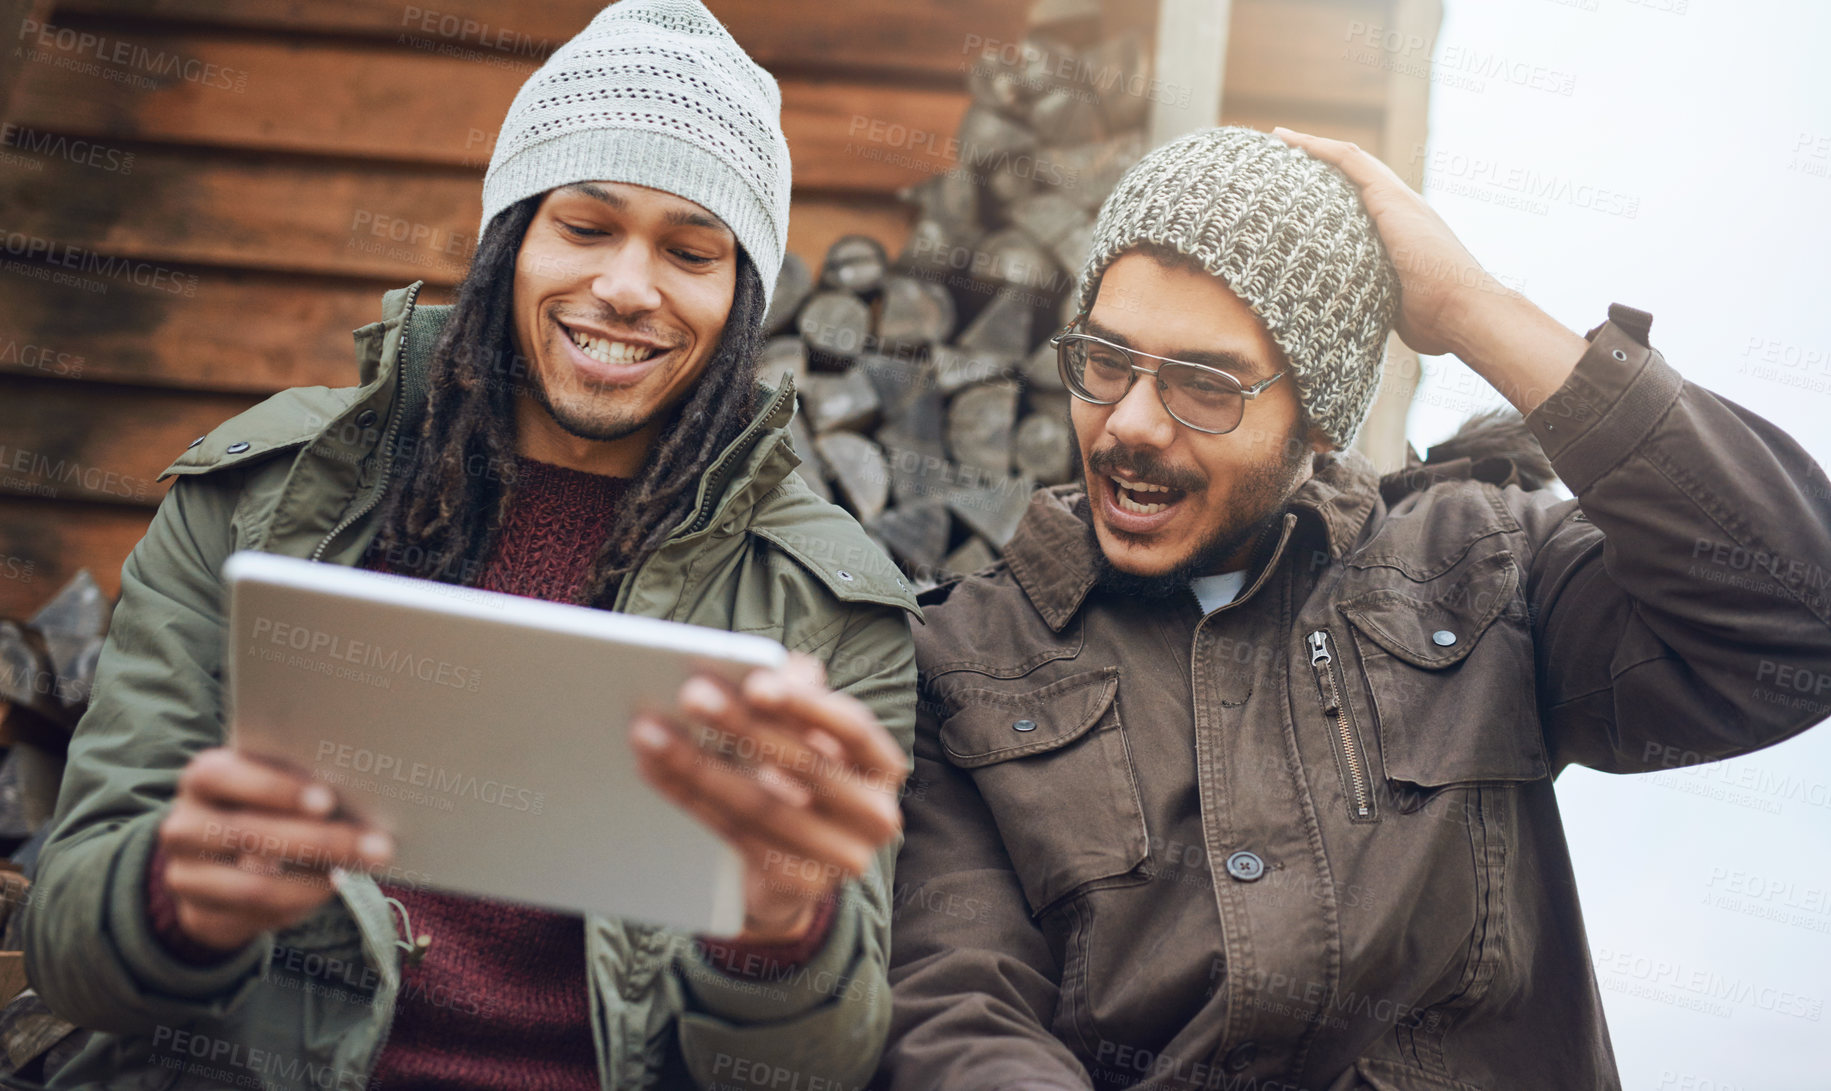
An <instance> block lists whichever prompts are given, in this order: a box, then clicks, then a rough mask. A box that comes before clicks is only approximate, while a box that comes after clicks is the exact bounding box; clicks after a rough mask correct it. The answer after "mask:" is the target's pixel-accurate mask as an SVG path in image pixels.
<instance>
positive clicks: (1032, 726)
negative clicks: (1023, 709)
mask: <svg viewBox="0 0 1831 1091" xmlns="http://www.w3.org/2000/svg"><path fill="white" fill-rule="evenodd" d="M1011 730H1013V731H1035V730H1036V721H1035V720H1018V721H1016V722H1015V723H1013V724H1012V725H1011Z"/></svg>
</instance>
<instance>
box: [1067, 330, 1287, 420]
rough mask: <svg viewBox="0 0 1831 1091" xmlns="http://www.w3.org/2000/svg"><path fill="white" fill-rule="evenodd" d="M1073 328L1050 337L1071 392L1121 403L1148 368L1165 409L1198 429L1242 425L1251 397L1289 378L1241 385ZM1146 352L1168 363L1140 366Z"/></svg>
mask: <svg viewBox="0 0 1831 1091" xmlns="http://www.w3.org/2000/svg"><path fill="white" fill-rule="evenodd" d="M1072 328H1073V327H1072V326H1070V327H1067V328H1064V329H1063V330H1062V332H1060V333H1058V334H1056V335H1055V336H1054V337H1052V338H1050V339H1049V343H1050V344H1051V345H1054V346H1055V357H1056V364H1057V366H1059V367H1060V368H1061V370H1062V381H1063V382H1064V383H1066V384H1067V386H1068V391H1069V393H1071V394H1073V395H1074V396H1075V397H1077V398H1079V399H1081V400H1082V401H1084V402H1092V403H1093V404H1094V405H1117V404H1119V402H1120V401H1121V400H1122V399H1124V397H1125V396H1126V395H1127V394H1129V393H1130V392H1131V389H1132V384H1133V383H1134V382H1137V381H1138V374H1139V373H1140V372H1143V373H1144V374H1146V375H1150V376H1152V377H1154V378H1155V379H1156V380H1157V397H1158V399H1159V400H1161V401H1162V402H1163V407H1164V411H1165V412H1167V413H1169V414H1170V416H1172V417H1174V418H1176V420H1177V421H1178V422H1180V423H1182V424H1184V425H1187V426H1188V427H1190V428H1193V429H1195V430H1196V431H1197V432H1207V433H1208V434H1210V435H1217V436H1218V435H1222V434H1225V433H1227V432H1231V431H1233V430H1234V429H1235V428H1238V427H1239V426H1240V419H1241V418H1242V417H1244V416H1245V415H1246V399H1248V398H1256V397H1258V396H1259V395H1260V394H1263V393H1264V392H1265V388H1266V387H1268V386H1270V385H1272V384H1273V383H1275V382H1277V381H1278V380H1279V379H1282V378H1284V372H1282V371H1280V372H1278V373H1277V374H1276V375H1273V376H1272V377H1271V378H1269V379H1266V380H1264V381H1262V382H1258V383H1254V384H1253V385H1252V386H1241V385H1240V380H1238V379H1236V378H1234V377H1233V376H1232V375H1229V374H1228V373H1227V372H1225V371H1222V370H1221V369H1219V368H1213V367H1209V366H1207V365H1206V364H1191V363H1188V362H1187V361H1184V360H1172V359H1170V358H1169V357H1168V356H1158V355H1155V354H1153V353H1149V352H1140V351H1138V350H1137V349H1128V348H1126V347H1125V346H1123V345H1115V344H1113V343H1112V342H1111V341H1107V340H1104V339H1103V338H1099V337H1095V336H1094V335H1092V334H1090V333H1070V332H1069V330H1070V329H1072ZM1140 356H1142V357H1144V358H1145V359H1147V360H1161V361H1163V363H1162V366H1160V367H1158V368H1157V369H1156V370H1155V371H1153V370H1152V369H1150V368H1148V367H1139V366H1138V362H1137V359H1136V358H1137V357H1140Z"/></svg>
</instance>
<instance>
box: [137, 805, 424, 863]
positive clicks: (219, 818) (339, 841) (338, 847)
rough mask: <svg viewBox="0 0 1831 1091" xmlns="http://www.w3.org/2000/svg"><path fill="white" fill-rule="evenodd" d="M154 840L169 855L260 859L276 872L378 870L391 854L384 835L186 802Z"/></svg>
mask: <svg viewBox="0 0 1831 1091" xmlns="http://www.w3.org/2000/svg"><path fill="white" fill-rule="evenodd" d="M159 840H160V844H161V845H162V846H163V847H164V848H165V850H166V852H167V853H168V854H169V855H172V856H174V857H176V856H187V857H206V856H218V855H224V854H229V855H233V856H241V857H248V858H252V859H255V860H261V861H265V862H267V863H270V864H271V865H273V866H272V867H271V868H268V869H267V870H270V871H275V872H277V871H280V870H285V869H295V870H300V869H304V870H317V871H326V870H329V869H330V868H334V867H341V868H361V867H369V868H380V867H385V866H387V863H388V861H389V859H390V858H391V856H392V855H393V846H392V844H391V843H390V841H389V838H388V836H387V835H386V834H384V833H382V832H381V831H379V830H372V829H367V828H365V827H362V826H358V825H356V824H355V823H351V822H331V821H325V820H322V819H312V818H293V817H290V816H283V815H274V814H268V813H263V812H259V811H238V810H226V809H221V808H216V807H211V806H208V805H205V804H201V803H195V802H192V801H189V800H181V801H180V802H178V803H175V804H173V805H172V810H171V813H170V814H168V815H167V816H166V818H165V820H164V821H163V822H162V823H160V827H159Z"/></svg>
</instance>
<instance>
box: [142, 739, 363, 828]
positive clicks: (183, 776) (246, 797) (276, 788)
mask: <svg viewBox="0 0 1831 1091" xmlns="http://www.w3.org/2000/svg"><path fill="white" fill-rule="evenodd" d="M178 793H179V795H181V796H191V797H194V798H196V799H198V800H200V801H204V802H208V803H210V804H213V805H215V806H219V807H238V808H252V809H256V810H262V811H272V812H276V813H293V814H300V815H308V816H315V817H319V818H322V817H325V816H327V815H329V814H330V813H331V812H332V811H333V810H334V809H335V808H336V806H337V797H336V793H334V792H332V791H331V790H330V788H328V787H327V786H325V785H323V784H318V783H316V782H314V781H313V780H312V779H311V778H310V777H307V776H304V775H303V774H300V773H295V772H293V771H291V770H289V769H282V768H280V767H279V766H277V765H270V764H268V763H267V762H264V761H259V760H257V759H254V758H251V757H248V756H247V755H245V754H239V753H237V752H235V751H233V750H228V749H224V748H217V749H213V750H205V751H203V752H201V753H199V754H198V755H197V756H196V757H194V758H192V759H191V761H190V764H188V765H186V766H185V767H184V772H182V773H180V774H179V776H178Z"/></svg>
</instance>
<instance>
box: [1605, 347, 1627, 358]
mask: <svg viewBox="0 0 1831 1091" xmlns="http://www.w3.org/2000/svg"><path fill="white" fill-rule="evenodd" d="M1609 355H1610V356H1613V357H1614V358H1615V359H1617V360H1625V359H1627V358H1628V354H1627V353H1625V352H1622V351H1621V350H1620V349H1616V350H1615V351H1614V352H1611V353H1609Z"/></svg>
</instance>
